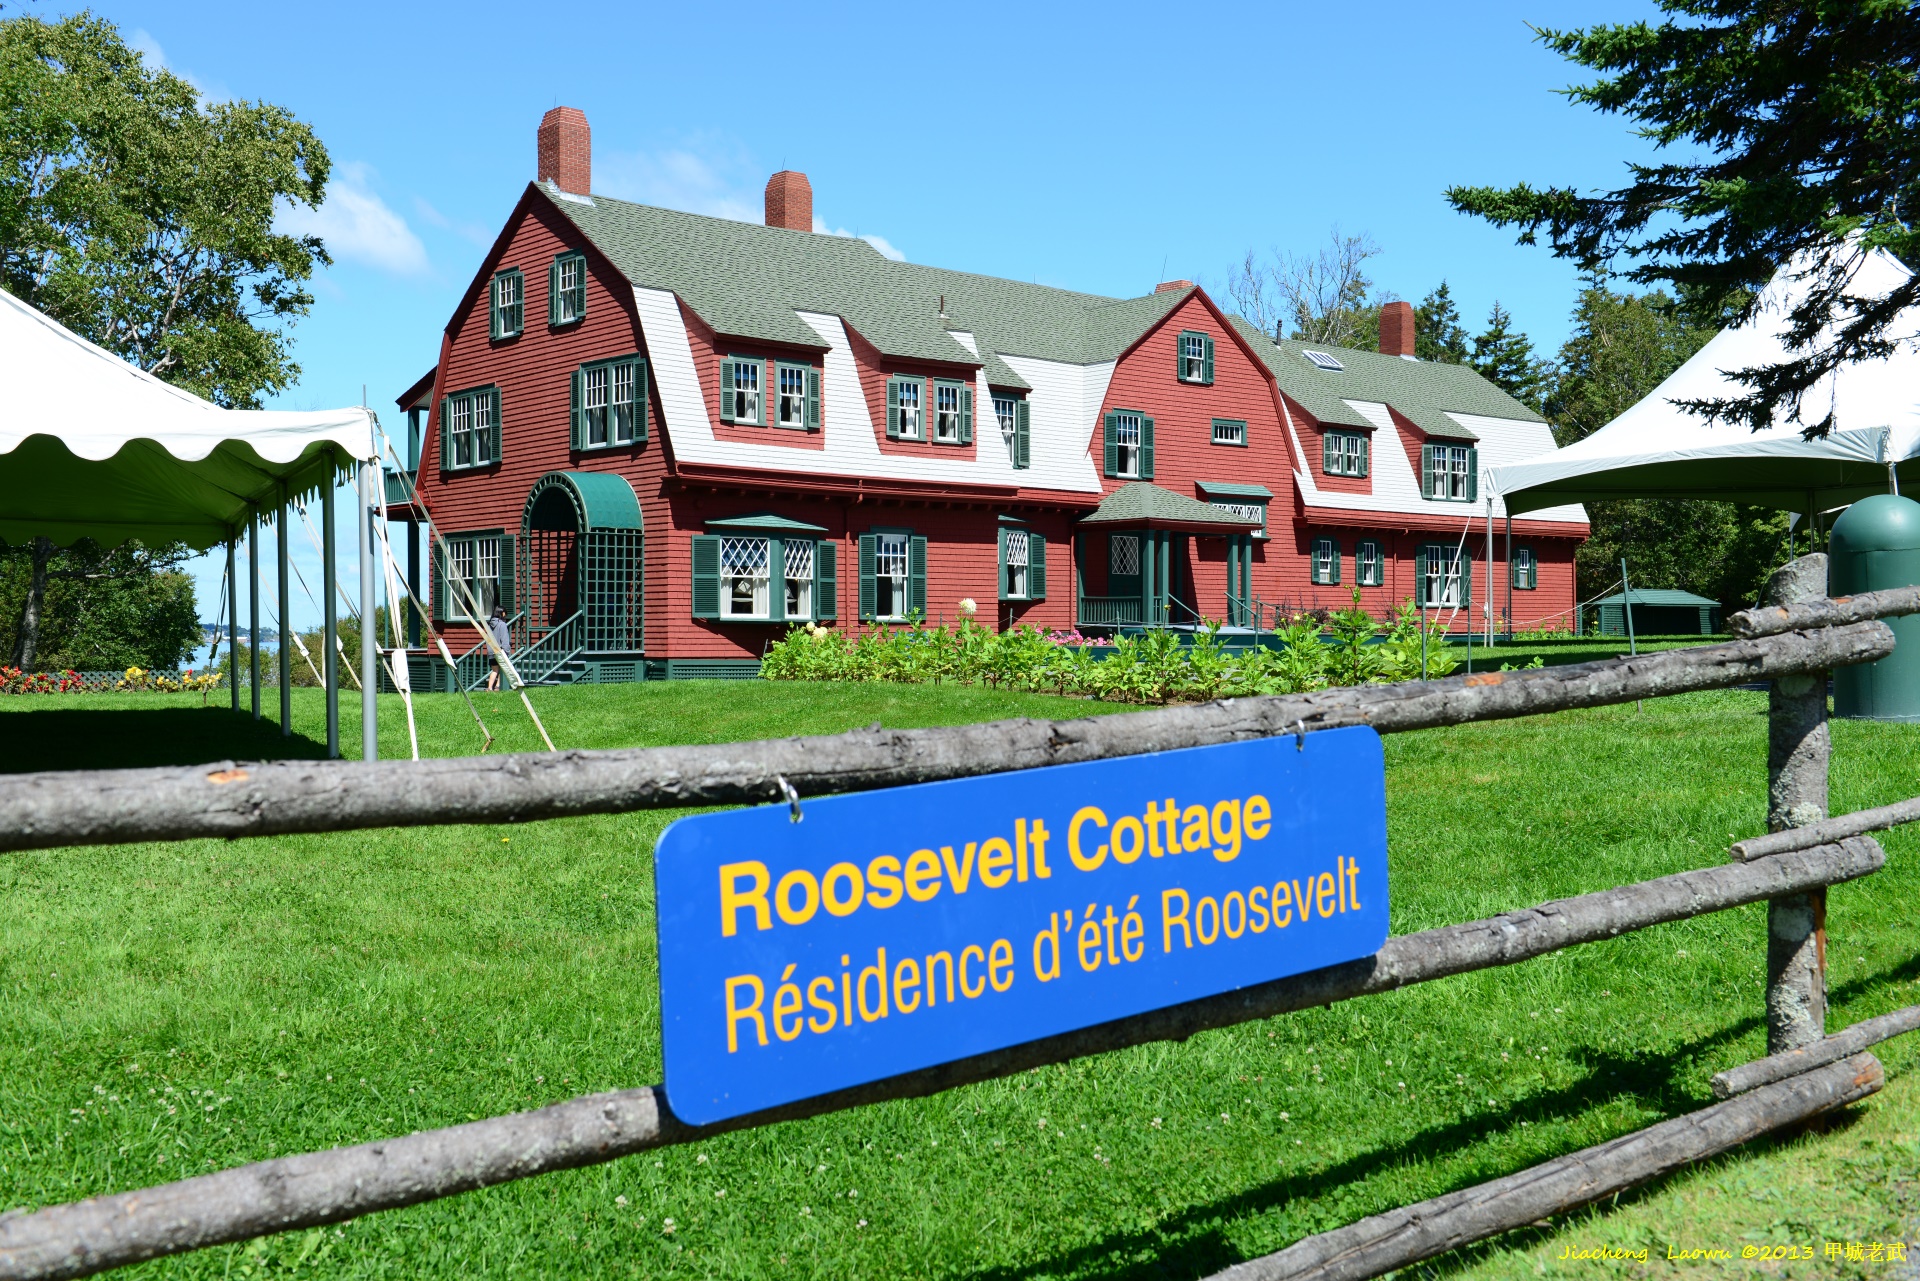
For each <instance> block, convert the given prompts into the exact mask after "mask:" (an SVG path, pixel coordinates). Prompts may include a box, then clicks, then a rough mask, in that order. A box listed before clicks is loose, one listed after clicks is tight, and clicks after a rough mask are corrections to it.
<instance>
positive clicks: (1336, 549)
mask: <svg viewBox="0 0 1920 1281" xmlns="http://www.w3.org/2000/svg"><path fill="white" fill-rule="evenodd" d="M1327 542H1328V544H1329V545H1330V547H1331V549H1332V551H1333V554H1332V555H1331V556H1329V557H1327V566H1328V569H1329V571H1330V572H1329V574H1328V577H1327V581H1328V582H1329V583H1331V584H1333V586H1335V587H1338V586H1339V585H1340V540H1339V539H1337V538H1330V539H1328V540H1327Z"/></svg>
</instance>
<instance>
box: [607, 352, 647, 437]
mask: <svg viewBox="0 0 1920 1281" xmlns="http://www.w3.org/2000/svg"><path fill="white" fill-rule="evenodd" d="M610 368H611V369H612V373H611V374H610V375H609V376H608V380H607V420H608V421H607V435H608V437H609V438H610V439H611V440H612V442H613V443H614V444H616V445H631V444H632V443H633V442H634V440H635V439H636V438H637V436H638V430H637V429H638V426H639V423H640V404H639V396H638V393H639V383H640V365H639V362H638V361H633V360H623V361H619V362H617V363H616V364H614V365H612V366H611V367H610Z"/></svg>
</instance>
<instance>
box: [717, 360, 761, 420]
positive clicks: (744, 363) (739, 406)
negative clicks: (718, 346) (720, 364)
mask: <svg viewBox="0 0 1920 1281" xmlns="http://www.w3.org/2000/svg"><path fill="white" fill-rule="evenodd" d="M725 365H726V370H725V372H726V375H727V377H726V379H725V381H723V382H722V383H721V387H722V390H723V394H724V396H725V398H726V403H725V406H724V407H725V408H726V410H727V412H726V413H724V414H722V415H721V417H722V418H723V419H725V420H726V421H728V422H735V423H749V424H752V425H754V426H756V427H757V426H759V424H760V421H761V419H760V362H759V361H757V360H742V359H740V358H738V357H728V358H727V360H726V361H725Z"/></svg>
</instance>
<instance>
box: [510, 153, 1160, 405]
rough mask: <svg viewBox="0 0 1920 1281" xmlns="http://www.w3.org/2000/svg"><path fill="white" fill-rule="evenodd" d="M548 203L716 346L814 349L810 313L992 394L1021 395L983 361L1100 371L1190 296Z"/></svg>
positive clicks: (840, 239) (606, 205)
mask: <svg viewBox="0 0 1920 1281" xmlns="http://www.w3.org/2000/svg"><path fill="white" fill-rule="evenodd" d="M540 190H543V191H544V188H540ZM549 194H550V193H549ZM553 203H554V207H555V208H557V209H558V210H559V211H560V212H561V213H563V214H565V215H566V216H567V217H568V219H570V220H571V221H572V222H573V223H574V225H575V226H577V227H579V228H580V230H581V231H582V232H584V233H585V234H586V236H587V238H588V239H589V240H591V241H592V242H593V243H594V245H595V246H596V247H597V248H598V249H599V250H600V252H602V253H603V254H605V255H606V256H607V257H608V259H609V260H611V261H612V262H613V264H614V265H615V266H616V267H618V268H619V269H620V270H621V271H622V272H624V273H625V274H626V277H627V279H629V280H631V281H633V283H635V284H636V285H642V286H647V287H650V288H655V289H666V290H671V291H672V292H673V293H675V294H677V295H678V296H679V297H680V299H681V300H682V301H683V302H685V303H686V304H687V306H689V307H691V308H692V309H693V310H694V312H695V313H697V314H698V315H699V316H700V318H701V319H702V320H704V321H706V322H707V324H709V325H711V326H713V328H714V329H715V331H717V332H719V333H721V334H726V335H730V336H734V337H741V338H759V339H763V340H766V341H769V342H780V343H789V344H793V345H795V346H801V347H814V348H820V347H824V346H825V344H824V343H823V342H822V341H821V338H820V335H819V334H818V333H816V332H814V330H813V329H812V328H811V327H810V326H809V325H807V324H806V323H805V322H804V321H802V320H801V319H800V318H799V317H798V316H795V315H794V314H793V313H794V312H795V311H796V310H799V311H818V312H824V313H827V314H829V315H837V316H841V317H843V318H844V319H845V320H846V321H847V322H848V323H849V324H851V325H852V326H853V328H854V329H856V330H857V331H859V333H860V336H861V337H863V338H865V339H866V340H867V341H868V342H871V343H872V344H873V345H874V346H876V347H878V348H879V349H880V351H881V352H883V353H884V354H886V355H889V356H900V357H906V358H909V359H920V360H940V361H949V362H952V363H955V364H963V365H982V364H984V365H985V367H986V374H987V381H988V382H989V383H992V384H995V385H998V386H1007V387H1025V386H1026V385H1027V384H1026V382H1025V381H1024V380H1022V379H1021V378H1020V376H1019V375H1018V374H1016V373H1015V372H1014V371H1013V370H1012V369H1011V368H1009V367H1008V366H1007V364H1006V363H1005V362H1004V361H1002V360H1000V359H999V358H998V356H996V355H995V354H994V353H997V352H1003V353H1006V354H1008V355H1014V356H1035V357H1038V358H1040V359H1043V360H1052V361H1060V362H1062V363H1065V364H1076V365H1086V364H1094V363H1097V362H1099V361H1103V360H1113V359H1115V358H1116V357H1118V356H1119V355H1120V353H1121V352H1123V351H1125V350H1126V349H1127V348H1128V347H1129V346H1131V345H1132V344H1133V343H1134V341H1135V340H1137V339H1138V338H1139V337H1140V335H1141V334H1143V333H1145V332H1146V331H1147V329H1148V328H1150V327H1151V326H1152V325H1153V324H1154V323H1155V322H1156V321H1158V320H1159V319H1160V318H1161V317H1162V316H1165V315H1166V314H1167V312H1168V311H1169V310H1171V309H1172V308H1173V307H1174V306H1175V305H1177V304H1178V303H1179V302H1181V301H1182V300H1183V299H1184V298H1186V297H1187V294H1188V293H1189V292H1190V291H1187V290H1178V291H1174V290H1169V291H1168V292H1166V293H1163V294H1147V295H1145V296H1143V297H1140V298H1129V299H1114V298H1103V297H1101V296H1100V295H1098V294H1082V293H1074V292H1073V291H1071V290H1067V289H1055V288H1052V287H1051V286H1048V285H1037V284H1029V283H1027V282H1024V281H1019V280H1001V279H998V278H996V277H993V276H979V275H974V274H972V273H970V272H964V271H947V270H944V269H942V268H939V267H926V266H922V265H920V264H918V263H908V262H894V261H892V260H891V259H888V258H886V257H883V256H882V255H881V254H880V252H879V251H878V250H877V249H875V248H874V247H873V246H872V245H870V244H868V243H867V242H866V241H864V240H856V239H854V238H852V237H849V236H826V235H816V234H813V233H811V232H800V231H788V230H786V229H785V228H782V227H762V226H758V225H756V224H754V223H750V222H734V221H731V220H729V219H726V218H708V217H705V216H703V215H700V214H689V213H680V212H678V211H676V210H672V209H657V208H654V207H653V206H651V205H636V204H630V203H628V202H627V201H624V200H614V199H611V198H609V197H606V196H595V197H593V203H592V204H583V203H581V202H580V201H578V200H569V199H554V202H553ZM942 298H944V299H945V300H946V316H945V318H942V316H941V314H940V304H941V299H942ZM955 329H957V330H964V331H967V332H970V333H972V334H973V336H974V342H975V343H976V344H977V345H978V346H979V348H980V351H981V352H982V355H981V356H980V357H976V356H975V355H974V354H973V353H972V352H970V351H968V350H967V348H966V347H965V346H964V345H963V344H962V343H961V342H960V341H959V340H958V339H956V338H954V337H953V336H952V334H950V333H949V332H948V331H949V330H955Z"/></svg>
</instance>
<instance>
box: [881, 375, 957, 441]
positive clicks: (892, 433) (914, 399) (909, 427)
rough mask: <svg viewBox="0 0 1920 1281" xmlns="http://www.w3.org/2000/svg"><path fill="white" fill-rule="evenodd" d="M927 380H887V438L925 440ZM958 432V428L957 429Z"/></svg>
mask: <svg viewBox="0 0 1920 1281" xmlns="http://www.w3.org/2000/svg"><path fill="white" fill-rule="evenodd" d="M926 386H927V383H926V379H924V378H889V379H888V380H887V436H888V438H889V439H892V440H924V439H926V434H925V431H924V427H923V421H922V420H923V417H924V414H925V409H926V398H925V393H926ZM955 430H956V431H957V430H958V428H956V429H955Z"/></svg>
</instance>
